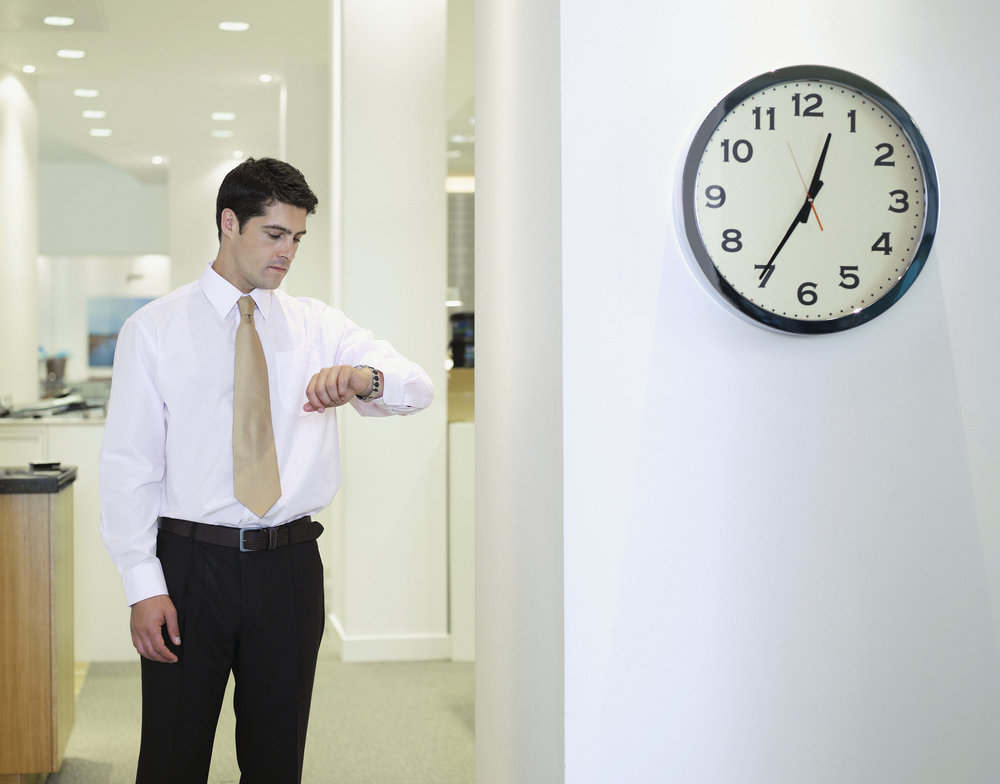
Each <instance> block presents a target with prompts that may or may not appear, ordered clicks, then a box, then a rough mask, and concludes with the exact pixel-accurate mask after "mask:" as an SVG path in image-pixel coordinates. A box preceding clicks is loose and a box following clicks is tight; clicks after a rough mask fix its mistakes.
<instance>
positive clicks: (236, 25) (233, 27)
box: [219, 22, 250, 33]
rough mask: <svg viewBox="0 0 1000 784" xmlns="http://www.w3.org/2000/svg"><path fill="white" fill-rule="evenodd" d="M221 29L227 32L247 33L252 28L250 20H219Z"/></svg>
mask: <svg viewBox="0 0 1000 784" xmlns="http://www.w3.org/2000/svg"><path fill="white" fill-rule="evenodd" d="M219 29H220V30H225V31H226V32H227V33H245V32H246V31H247V30H249V29H250V24H249V22H219Z"/></svg>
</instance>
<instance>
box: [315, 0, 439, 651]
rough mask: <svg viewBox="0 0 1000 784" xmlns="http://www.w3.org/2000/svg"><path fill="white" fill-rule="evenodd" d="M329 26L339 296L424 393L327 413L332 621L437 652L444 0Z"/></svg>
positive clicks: (378, 1) (358, 5) (383, 3)
mask: <svg viewBox="0 0 1000 784" xmlns="http://www.w3.org/2000/svg"><path fill="white" fill-rule="evenodd" d="M331 29H332V31H333V55H332V58H331V61H332V63H333V76H332V85H331V88H332V89H331V93H332V104H333V107H334V108H333V128H332V131H333V151H332V156H331V161H332V170H333V176H332V182H333V187H332V191H333V199H332V203H333V205H334V210H335V214H334V215H333V220H332V226H333V231H334V234H335V236H334V240H333V242H334V247H335V249H336V250H335V254H334V255H335V262H334V277H335V279H334V281H333V287H334V289H335V291H338V292H339V296H338V297H337V302H336V304H338V305H339V306H340V307H342V308H343V309H344V311H345V312H346V313H347V315H348V317H349V318H351V319H352V320H354V321H356V322H357V323H359V324H361V325H363V326H365V327H367V328H369V329H371V330H372V331H373V332H374V333H375V335H376V336H377V337H379V338H382V339H386V340H388V341H389V342H391V343H392V344H393V345H394V346H395V347H396V348H397V349H398V350H399V351H400V352H401V353H402V354H403V355H405V356H406V357H408V358H410V359H412V360H413V361H415V362H417V363H419V364H420V365H421V366H422V367H423V368H424V369H425V370H426V371H427V372H428V374H429V375H430V377H431V380H432V381H433V382H434V387H435V402H434V405H432V406H431V407H430V409H428V410H427V411H424V412H422V413H420V414H418V415H417V416H414V417H393V418H391V419H373V418H365V419H362V418H360V417H358V416H357V415H356V414H355V412H354V411H353V410H346V411H343V412H338V416H339V417H340V426H341V435H342V438H341V455H342V464H343V487H342V489H341V491H340V494H339V500H338V504H337V506H336V509H337V511H338V518H339V520H338V523H337V525H335V526H334V530H333V531H331V532H330V539H331V542H332V543H333V544H334V545H335V547H336V554H335V557H334V558H333V559H332V561H331V562H328V568H329V572H330V573H331V576H332V578H333V579H332V583H331V585H332V587H331V593H332V596H331V602H330V610H331V616H332V618H333V621H334V625H335V627H336V631H337V634H338V636H339V638H340V641H341V643H342V655H343V657H344V659H345V660H361V659H363V660H373V659H432V658H437V659H444V658H449V657H450V655H451V645H450V640H449V638H448V604H447V601H448V595H447V588H448V550H447V548H448V542H447V510H446V492H445V484H446V476H445V457H446V454H445V453H446V439H447V425H446V420H447V416H446V415H447V387H446V379H445V372H444V359H445V355H446V350H447V340H448V338H447V334H446V324H445V317H444V316H445V306H444V296H445V289H446V285H447V284H446V279H447V248H446V237H447V232H446V228H447V227H446V221H447V210H446V197H445V175H446V158H445V149H446V133H447V131H446V122H445V50H446V42H445V34H446V29H447V16H446V6H445V2H444V0H425V2H420V3H414V2H411V1H410V0H339V1H335V2H334V3H333V6H332V19H331Z"/></svg>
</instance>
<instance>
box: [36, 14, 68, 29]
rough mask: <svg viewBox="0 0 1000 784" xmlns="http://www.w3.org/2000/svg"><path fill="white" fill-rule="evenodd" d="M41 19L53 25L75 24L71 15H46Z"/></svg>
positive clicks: (65, 25) (66, 25)
mask: <svg viewBox="0 0 1000 784" xmlns="http://www.w3.org/2000/svg"><path fill="white" fill-rule="evenodd" d="M42 21H43V22H45V24H47V25H52V26H53V27H71V26H72V25H74V24H76V19H74V18H73V17H72V16H46V17H45V18H44V19H43V20H42Z"/></svg>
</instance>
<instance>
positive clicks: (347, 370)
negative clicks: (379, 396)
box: [302, 365, 372, 414]
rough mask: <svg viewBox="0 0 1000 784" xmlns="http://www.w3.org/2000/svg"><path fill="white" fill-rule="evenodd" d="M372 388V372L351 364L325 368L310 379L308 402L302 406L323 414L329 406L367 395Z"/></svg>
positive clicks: (307, 393)
mask: <svg viewBox="0 0 1000 784" xmlns="http://www.w3.org/2000/svg"><path fill="white" fill-rule="evenodd" d="M371 388H372V372H371V370H368V369H367V368H366V369H364V370H358V369H357V368H353V367H351V366H350V365H334V366H333V367H328V368H323V369H322V370H321V371H319V373H317V374H316V375H314V376H313V377H312V378H311V379H309V384H308V386H307V387H306V399H307V402H306V404H305V405H304V406H302V408H303V409H304V410H306V411H315V412H317V413H319V414H322V413H323V411H324V410H325V409H327V408H332V407H336V406H342V405H344V404H345V403H348V402H350V401H351V400H352V399H353V398H355V397H357V396H358V395H367V394H368V393H369V392H370V391H371Z"/></svg>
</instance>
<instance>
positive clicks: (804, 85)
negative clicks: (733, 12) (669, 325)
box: [681, 66, 937, 333]
mask: <svg viewBox="0 0 1000 784" xmlns="http://www.w3.org/2000/svg"><path fill="white" fill-rule="evenodd" d="M681 187H682V200H683V201H682V211H683V217H684V231H685V235H686V238H687V241H688V244H689V246H690V248H691V251H692V252H693V254H694V260H695V261H696V262H697V271H700V272H701V273H702V274H703V276H704V279H705V281H706V282H707V283H708V284H709V285H710V286H711V287H712V289H713V290H714V292H715V293H716V294H717V295H718V296H719V297H720V298H721V299H722V300H723V301H724V302H725V303H727V304H728V305H730V306H731V307H733V308H735V309H736V310H737V311H738V312H739V313H741V314H743V315H744V316H746V317H749V318H750V319H753V320H754V321H756V322H758V323H760V324H763V325H766V326H769V327H773V328H776V329H780V330H784V331H788V332H798V333H821V332H835V331H839V330H843V329H848V328H850V327H854V326H857V325H859V324H862V323H864V322H866V321H868V320H870V319H872V318H874V317H875V316H876V315H878V314H879V313H882V312H884V311H885V310H886V309H887V308H889V307H890V306H891V305H892V304H893V303H894V302H896V301H897V300H898V299H899V298H900V297H901V296H902V295H903V293H904V292H905V291H906V289H907V288H908V287H909V286H910V285H911V284H912V283H913V281H914V279H915V278H916V276H917V275H918V274H919V272H920V269H921V268H922V267H923V264H924V262H925V260H926V258H927V254H928V252H929V250H930V246H931V243H932V241H933V236H934V229H935V227H936V225H937V181H936V177H935V174H934V166H933V163H932V161H931V157H930V153H929V151H928V149H927V146H926V144H925V143H924V141H923V138H922V137H921V136H920V133H919V131H918V130H917V128H916V126H915V125H914V124H913V122H912V120H911V119H910V117H909V115H907V114H906V112H905V111H904V110H903V109H902V108H901V107H900V106H899V104H897V103H896V102H895V101H894V100H893V99H892V98H891V97H890V96H889V95H888V94H887V93H885V92H884V91H883V90H881V89H880V88H878V87H877V86H876V85H874V84H872V83H871V82H868V81H866V80H864V79H861V78H860V77H858V76H855V75H854V74H850V73H848V72H846V71H841V70H838V69H833V68H827V67H823V66H796V67H793V68H785V69H781V70H778V71H774V72H772V73H768V74H764V75H762V76H760V77H757V78H756V79H752V80H750V81H749V82H747V83H746V84H744V85H742V86H741V87H739V88H737V89H736V90H734V91H733V92H732V93H730V95H729V96H727V97H726V99H725V100H723V101H722V102H721V103H720V104H719V105H718V106H717V107H716V108H715V110H714V111H713V112H712V113H711V114H710V115H709V116H708V118H707V119H706V120H705V122H704V123H703V124H702V126H701V128H700V130H699V132H698V133H697V135H696V136H695V139H694V141H693V142H692V145H691V148H690V150H689V152H688V157H687V160H686V162H685V167H684V173H683V178H682V184H681Z"/></svg>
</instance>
